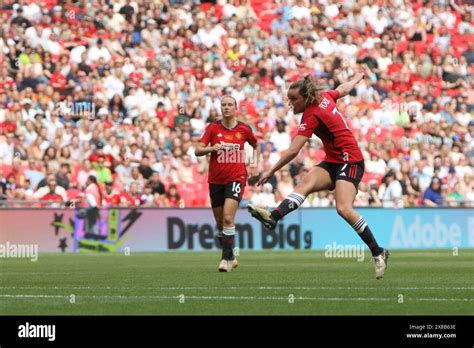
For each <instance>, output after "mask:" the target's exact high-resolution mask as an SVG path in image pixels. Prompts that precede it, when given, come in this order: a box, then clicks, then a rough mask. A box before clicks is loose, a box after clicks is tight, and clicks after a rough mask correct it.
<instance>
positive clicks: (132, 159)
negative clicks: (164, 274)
mask: <svg viewBox="0 0 474 348" xmlns="http://www.w3.org/2000/svg"><path fill="white" fill-rule="evenodd" d="M0 23H1V24H0V207H60V206H71V204H73V205H74V204H78V205H79V204H81V201H82V200H83V199H84V197H85V189H86V186H87V183H88V178H89V176H91V175H92V176H94V177H95V178H96V180H97V183H98V184H99V186H100V188H101V198H100V201H101V202H99V204H100V205H102V206H104V207H110V206H117V207H137V206H140V207H142V206H146V207H200V206H201V207H202V206H209V205H210V202H209V197H208V196H209V195H208V189H207V173H208V171H207V169H208V158H207V157H206V156H204V157H196V156H195V155H194V150H195V143H196V141H198V140H199V139H200V137H201V136H202V134H203V133H204V130H205V128H206V126H207V124H209V123H210V122H212V121H215V120H218V119H219V118H220V117H221V109H220V97H221V96H222V95H224V94H230V95H232V96H233V97H234V98H235V99H236V100H237V103H238V106H239V112H238V113H239V120H240V121H242V122H244V123H246V124H247V125H249V126H250V127H251V128H252V130H253V131H254V132H255V134H256V136H257V138H258V141H259V146H260V149H261V157H260V159H259V166H260V167H259V170H260V172H263V171H265V170H268V169H269V168H270V167H271V166H273V165H274V164H275V163H276V162H277V161H278V159H279V158H280V156H281V154H282V152H283V151H285V150H286V149H287V148H288V147H289V145H290V142H291V139H292V137H294V135H295V134H296V132H297V131H298V127H299V122H298V120H299V117H298V116H296V117H295V115H293V113H292V110H291V108H289V107H288V102H287V98H286V95H287V91H288V87H289V85H290V84H291V83H292V82H294V81H295V80H296V79H298V78H301V77H303V76H305V75H306V74H311V75H313V76H314V77H316V78H317V79H318V81H320V83H321V85H322V86H323V88H324V89H334V88H336V87H337V86H338V85H339V84H341V83H342V82H345V81H346V80H347V79H348V78H350V77H351V76H353V75H354V74H355V73H357V72H363V73H364V74H365V77H366V78H365V79H364V80H363V81H362V82H361V83H360V84H359V85H358V86H357V87H356V88H355V90H354V91H353V92H352V93H351V94H350V95H348V96H346V97H345V98H342V99H341V100H339V102H338V107H339V109H340V110H341V111H342V112H343V113H344V115H345V118H346V121H347V123H348V125H349V127H350V128H351V129H352V131H353V132H354V134H355V136H356V139H357V141H358V144H359V146H360V148H361V150H362V153H363V156H364V160H365V175H364V177H363V179H362V183H361V185H360V187H359V192H358V195H357V197H356V202H355V205H356V206H379V207H391V208H393V207H396V208H401V207H414V206H455V207H459V206H465V207H469V206H470V207H472V206H474V172H473V169H472V168H473V164H474V120H473V117H472V115H473V106H474V79H473V75H472V74H473V72H474V70H473V65H472V63H473V62H474V26H473V19H472V7H469V6H468V5H464V4H463V3H462V2H459V1H445V2H442V1H441V2H440V1H403V0H394V1H374V0H366V1H357V2H356V1H344V2H341V3H336V2H335V1H333V0H327V1H304V0H295V1H288V0H284V1H279V2H274V1H261V0H255V1H246V0H242V1H238V0H229V1H217V3H202V4H199V3H198V2H186V1H184V2H183V1H173V0H169V1H155V2H152V1H147V2H143V1H130V0H114V1H52V0H47V1H41V0H39V1H30V0H22V1H10V0H3V1H1V2H0ZM323 159H324V151H323V149H322V145H321V142H320V140H319V139H317V138H316V137H313V138H312V139H311V140H310V141H309V142H308V143H307V144H306V145H305V147H304V150H303V152H302V154H301V155H299V156H298V157H297V158H296V159H295V160H294V161H293V162H292V163H291V164H290V165H289V166H288V167H287V168H286V169H284V170H282V171H280V172H278V173H277V174H276V175H275V176H274V177H273V178H271V180H270V181H269V183H267V184H266V185H264V186H255V185H249V186H248V187H247V188H246V191H245V193H244V197H243V200H242V202H241V204H242V205H246V204H247V203H252V204H254V205H256V206H263V207H274V206H276V205H277V203H278V202H280V201H282V199H283V198H284V197H285V196H287V195H288V194H289V193H291V192H292V191H293V188H294V186H295V185H296V184H297V183H298V182H299V181H300V180H301V178H302V177H303V176H304V175H305V173H307V172H308V171H309V170H310V169H311V168H313V167H314V166H315V165H316V164H317V163H318V162H320V161H321V160H323ZM333 205H334V195H333V193H332V192H329V191H324V192H320V193H318V194H313V195H311V196H309V197H308V199H306V201H305V202H304V204H303V206H307V207H327V206H333Z"/></svg>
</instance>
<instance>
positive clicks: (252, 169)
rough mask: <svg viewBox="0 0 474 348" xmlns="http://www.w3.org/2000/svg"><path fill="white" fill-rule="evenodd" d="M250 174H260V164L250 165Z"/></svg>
mask: <svg viewBox="0 0 474 348" xmlns="http://www.w3.org/2000/svg"><path fill="white" fill-rule="evenodd" d="M250 175H251V176H260V172H259V171H258V166H255V165H253V166H250Z"/></svg>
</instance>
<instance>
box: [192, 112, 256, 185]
mask: <svg viewBox="0 0 474 348" xmlns="http://www.w3.org/2000/svg"><path fill="white" fill-rule="evenodd" d="M200 141H201V143H203V144H204V145H208V144H209V143H210V144H211V146H213V145H215V144H218V143H220V144H222V145H223V149H222V150H220V151H218V152H212V153H211V161H210V163H209V178H208V180H207V181H208V182H209V183H210V184H227V183H229V182H232V181H241V182H245V181H246V180H247V169H246V168H245V161H244V160H245V156H244V144H245V142H248V143H249V144H250V145H252V146H253V145H255V143H256V142H257V139H256V138H255V135H254V134H253V131H252V129H251V128H250V127H249V126H247V125H246V124H245V123H242V122H237V125H236V126H235V127H234V128H232V129H229V128H226V127H225V126H224V125H223V124H222V122H221V121H216V122H213V123H211V124H210V125H209V126H207V128H206V131H205V132H204V135H203V136H202V138H201V140H200Z"/></svg>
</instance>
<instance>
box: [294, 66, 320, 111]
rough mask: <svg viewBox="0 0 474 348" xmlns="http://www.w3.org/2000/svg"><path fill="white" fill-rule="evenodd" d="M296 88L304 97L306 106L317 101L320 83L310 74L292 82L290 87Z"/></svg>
mask: <svg viewBox="0 0 474 348" xmlns="http://www.w3.org/2000/svg"><path fill="white" fill-rule="evenodd" d="M295 88H298V92H299V94H301V95H302V96H303V98H305V102H306V106H308V105H311V104H314V103H317V102H319V99H320V95H319V92H320V91H321V89H322V88H321V85H320V84H319V82H318V80H316V79H315V78H314V77H313V76H312V75H310V74H308V75H306V76H305V77H304V78H302V79H299V80H297V81H295V82H293V83H292V84H291V85H290V89H295Z"/></svg>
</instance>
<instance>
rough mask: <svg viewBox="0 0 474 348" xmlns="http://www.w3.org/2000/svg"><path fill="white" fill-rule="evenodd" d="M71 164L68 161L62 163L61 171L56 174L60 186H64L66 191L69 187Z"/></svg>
mask: <svg viewBox="0 0 474 348" xmlns="http://www.w3.org/2000/svg"><path fill="white" fill-rule="evenodd" d="M70 172H71V169H70V166H69V164H67V163H63V164H61V168H60V170H59V172H58V173H57V174H56V182H57V184H58V185H59V186H61V187H63V188H64V189H65V190H66V191H67V190H68V189H69V182H70V179H69V177H70Z"/></svg>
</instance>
